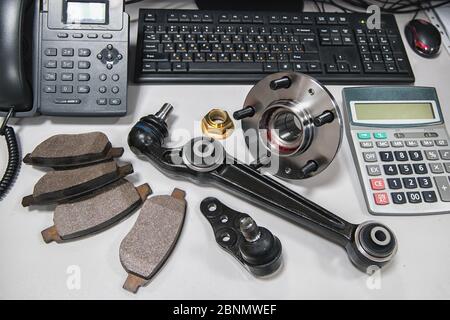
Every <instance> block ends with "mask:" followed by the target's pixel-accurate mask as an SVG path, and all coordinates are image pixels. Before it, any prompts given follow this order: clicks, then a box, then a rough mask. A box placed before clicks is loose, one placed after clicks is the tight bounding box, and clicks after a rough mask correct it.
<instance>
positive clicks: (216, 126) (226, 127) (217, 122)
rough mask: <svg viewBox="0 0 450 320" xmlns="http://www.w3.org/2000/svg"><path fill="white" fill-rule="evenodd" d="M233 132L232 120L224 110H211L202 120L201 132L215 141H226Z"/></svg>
mask: <svg viewBox="0 0 450 320" xmlns="http://www.w3.org/2000/svg"><path fill="white" fill-rule="evenodd" d="M233 130H234V123H233V120H232V119H231V118H230V116H229V115H228V112H226V111H225V110H222V109H212V110H211V111H209V112H208V113H207V114H206V115H205V116H204V117H203V119H202V132H203V134H204V135H206V136H208V137H211V138H214V139H217V140H222V139H226V138H228V137H229V136H230V135H231V134H232V133H233Z"/></svg>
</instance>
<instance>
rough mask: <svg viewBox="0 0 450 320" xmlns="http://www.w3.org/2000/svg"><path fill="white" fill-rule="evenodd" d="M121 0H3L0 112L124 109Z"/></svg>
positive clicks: (125, 22) (125, 30)
mask: <svg viewBox="0 0 450 320" xmlns="http://www.w3.org/2000/svg"><path fill="white" fill-rule="evenodd" d="M128 44H129V16H128V14H127V13H125V12H124V1H123V0H1V1H0V56H1V59H2V60H1V61H0V84H1V85H0V116H2V115H3V116H4V115H5V114H6V113H7V112H8V110H9V109H10V108H11V107H14V114H13V116H15V117H26V116H33V115H36V114H44V115H54V116H122V115H125V114H126V111H127V81H128V74H127V69H128V68H127V66H128Z"/></svg>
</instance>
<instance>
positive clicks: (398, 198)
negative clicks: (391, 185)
mask: <svg viewBox="0 0 450 320" xmlns="http://www.w3.org/2000/svg"><path fill="white" fill-rule="evenodd" d="M391 197H392V202H393V203H395V204H405V203H406V196H405V193H404V192H393V193H391Z"/></svg>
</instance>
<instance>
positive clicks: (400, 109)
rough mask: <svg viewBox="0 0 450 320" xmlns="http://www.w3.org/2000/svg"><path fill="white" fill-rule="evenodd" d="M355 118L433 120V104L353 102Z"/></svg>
mask: <svg viewBox="0 0 450 320" xmlns="http://www.w3.org/2000/svg"><path fill="white" fill-rule="evenodd" d="M355 113H356V119H357V120H362V121H364V120H365V121H370V120H375V121H376V120H434V119H435V118H436V115H435V114H434V109H433V105H432V104H431V103H429V102H424V103H422V102H414V103H373V102H371V103H355Z"/></svg>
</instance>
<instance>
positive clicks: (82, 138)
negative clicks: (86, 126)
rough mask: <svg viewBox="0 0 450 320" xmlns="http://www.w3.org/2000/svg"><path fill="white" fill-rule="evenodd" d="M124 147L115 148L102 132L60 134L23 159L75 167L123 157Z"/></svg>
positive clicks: (41, 163)
mask: <svg viewBox="0 0 450 320" xmlns="http://www.w3.org/2000/svg"><path fill="white" fill-rule="evenodd" d="M123 151H124V150H123V148H113V147H112V146H111V142H110V141H109V140H108V137H107V136H106V135H105V134H104V133H102V132H90V133H81V134H58V135H55V136H52V137H50V138H48V139H47V140H45V141H44V142H42V143H40V144H39V145H38V146H37V147H36V148H35V149H34V150H33V152H32V153H29V154H27V155H26V156H25V158H24V159H23V162H24V163H26V164H31V165H36V166H41V167H51V168H58V167H65V168H68V167H73V166H81V165H87V164H92V163H97V162H101V161H105V160H111V159H112V158H117V157H121V156H122V154H123Z"/></svg>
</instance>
